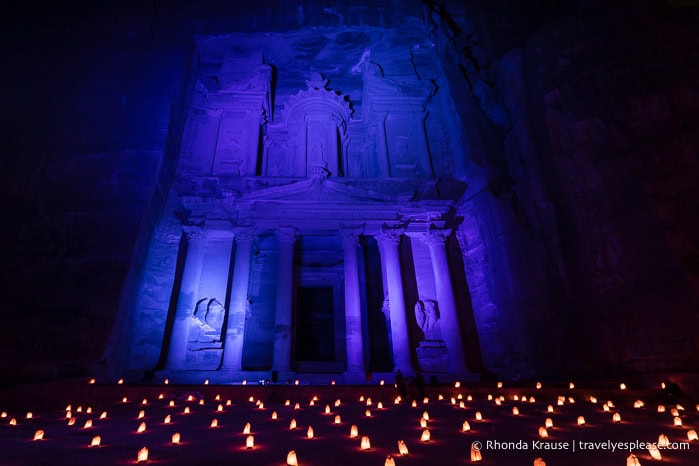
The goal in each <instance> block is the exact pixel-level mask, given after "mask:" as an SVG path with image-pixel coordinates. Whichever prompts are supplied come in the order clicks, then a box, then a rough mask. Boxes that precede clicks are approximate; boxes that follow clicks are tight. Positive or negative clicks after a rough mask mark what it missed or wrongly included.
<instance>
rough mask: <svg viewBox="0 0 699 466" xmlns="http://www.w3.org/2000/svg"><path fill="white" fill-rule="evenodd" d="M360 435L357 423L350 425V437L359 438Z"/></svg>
mask: <svg viewBox="0 0 699 466" xmlns="http://www.w3.org/2000/svg"><path fill="white" fill-rule="evenodd" d="M357 437H359V429H358V428H357V426H356V425H355V424H352V426H351V427H350V438H357Z"/></svg>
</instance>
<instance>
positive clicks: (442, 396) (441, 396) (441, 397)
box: [437, 393, 444, 401]
mask: <svg viewBox="0 0 699 466" xmlns="http://www.w3.org/2000/svg"><path fill="white" fill-rule="evenodd" d="M437 399H438V400H439V401H442V400H443V399H444V395H442V394H441V393H440V394H439V395H437Z"/></svg>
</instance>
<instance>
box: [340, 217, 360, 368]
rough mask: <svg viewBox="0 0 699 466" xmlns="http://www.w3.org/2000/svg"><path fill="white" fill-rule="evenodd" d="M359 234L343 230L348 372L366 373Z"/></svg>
mask: <svg viewBox="0 0 699 466" xmlns="http://www.w3.org/2000/svg"><path fill="white" fill-rule="evenodd" d="M359 232H360V230H359V229H349V228H347V229H343V230H342V246H343V249H344V251H345V336H346V339H345V341H346V344H347V372H364V344H363V338H362V303H361V297H360V292H359V260H358V258H357V246H358V244H359Z"/></svg>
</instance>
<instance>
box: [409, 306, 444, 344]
mask: <svg viewBox="0 0 699 466" xmlns="http://www.w3.org/2000/svg"><path fill="white" fill-rule="evenodd" d="M415 319H416V320H417V324H418V326H419V327H420V329H421V330H422V333H423V334H424V335H425V340H426V341H437V340H441V339H442V331H441V329H440V326H439V309H438V308H437V301H435V300H433V299H423V300H421V301H418V302H417V303H415Z"/></svg>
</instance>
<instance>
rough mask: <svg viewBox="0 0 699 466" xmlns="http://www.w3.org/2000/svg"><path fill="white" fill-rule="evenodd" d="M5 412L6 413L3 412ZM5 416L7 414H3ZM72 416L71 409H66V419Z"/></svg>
mask: <svg viewBox="0 0 699 466" xmlns="http://www.w3.org/2000/svg"><path fill="white" fill-rule="evenodd" d="M3 414H5V413H3ZM3 417H5V416H3ZM71 417H73V414H72V413H71V412H70V411H66V419H70V418H71Z"/></svg>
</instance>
